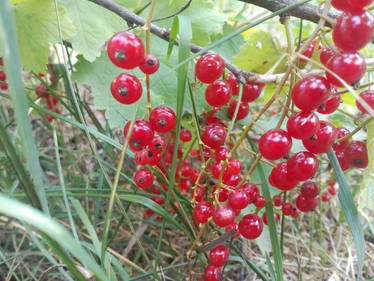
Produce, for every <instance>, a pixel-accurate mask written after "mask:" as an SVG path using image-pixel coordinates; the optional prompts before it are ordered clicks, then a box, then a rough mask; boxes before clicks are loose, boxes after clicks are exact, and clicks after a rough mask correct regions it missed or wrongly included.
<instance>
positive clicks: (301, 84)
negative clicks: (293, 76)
mask: <svg viewBox="0 0 374 281" xmlns="http://www.w3.org/2000/svg"><path fill="white" fill-rule="evenodd" d="M329 96H330V84H329V82H328V81H327V80H326V78H324V77H322V76H317V75H312V76H308V77H305V78H303V79H301V80H299V81H298V82H297V83H296V84H295V86H294V87H293V88H292V92H291V97H292V101H293V103H294V104H295V105H296V106H297V107H298V108H299V109H301V110H302V111H313V110H315V109H317V108H318V107H319V106H320V105H321V104H322V103H324V102H325V101H326V100H327V99H328V98H329Z"/></svg>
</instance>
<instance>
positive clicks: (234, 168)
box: [227, 158, 243, 175]
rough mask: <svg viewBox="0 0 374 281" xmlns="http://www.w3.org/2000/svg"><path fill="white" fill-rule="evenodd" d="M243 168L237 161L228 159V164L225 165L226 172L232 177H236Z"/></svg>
mask: <svg viewBox="0 0 374 281" xmlns="http://www.w3.org/2000/svg"><path fill="white" fill-rule="evenodd" d="M242 168H243V165H242V163H241V162H240V160H239V159H234V158H232V159H230V160H229V163H228V164H227V172H228V173H229V174H232V175H237V174H239V173H240V172H241V170H242Z"/></svg>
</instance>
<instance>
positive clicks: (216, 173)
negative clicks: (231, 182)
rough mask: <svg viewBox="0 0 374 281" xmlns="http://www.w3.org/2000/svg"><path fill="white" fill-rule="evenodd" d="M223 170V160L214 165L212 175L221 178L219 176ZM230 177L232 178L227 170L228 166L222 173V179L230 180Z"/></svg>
mask: <svg viewBox="0 0 374 281" xmlns="http://www.w3.org/2000/svg"><path fill="white" fill-rule="evenodd" d="M221 171H222V164H221V162H216V163H215V164H214V165H213V166H212V176H213V177H214V178H215V179H219V177H220V175H221ZM229 178H230V174H229V173H228V170H227V167H226V169H225V171H224V172H223V174H222V179H224V180H228V179H229Z"/></svg>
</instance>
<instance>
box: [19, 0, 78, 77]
mask: <svg viewBox="0 0 374 281" xmlns="http://www.w3.org/2000/svg"><path fill="white" fill-rule="evenodd" d="M14 14H15V20H16V28H17V37H18V45H19V48H20V56H21V62H22V65H23V66H24V67H25V68H26V69H28V70H33V71H34V72H45V70H46V64H47V62H48V56H49V54H50V47H51V46H52V45H53V44H55V43H57V42H59V37H58V22H57V17H56V11H55V6H54V2H53V1H52V0H27V1H21V2H19V3H17V4H14ZM59 15H60V22H61V31H62V35H63V36H64V38H69V37H71V36H72V35H74V26H73V25H72V23H71V21H70V20H69V19H68V18H67V17H66V16H65V9H63V8H62V7H59Z"/></svg>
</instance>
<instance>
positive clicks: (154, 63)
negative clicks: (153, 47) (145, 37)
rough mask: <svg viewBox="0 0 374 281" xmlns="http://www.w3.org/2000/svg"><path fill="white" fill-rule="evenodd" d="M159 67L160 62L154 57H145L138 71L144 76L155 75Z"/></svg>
mask: <svg viewBox="0 0 374 281" xmlns="http://www.w3.org/2000/svg"><path fill="white" fill-rule="evenodd" d="M159 67H160V61H159V60H158V58H157V57H156V56H155V55H151V54H149V55H146V56H145V57H144V60H143V62H142V63H141V64H140V65H139V68H140V70H141V71H142V72H143V73H144V74H148V75H151V74H153V73H155V72H156V71H157V70H158V68H159Z"/></svg>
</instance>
